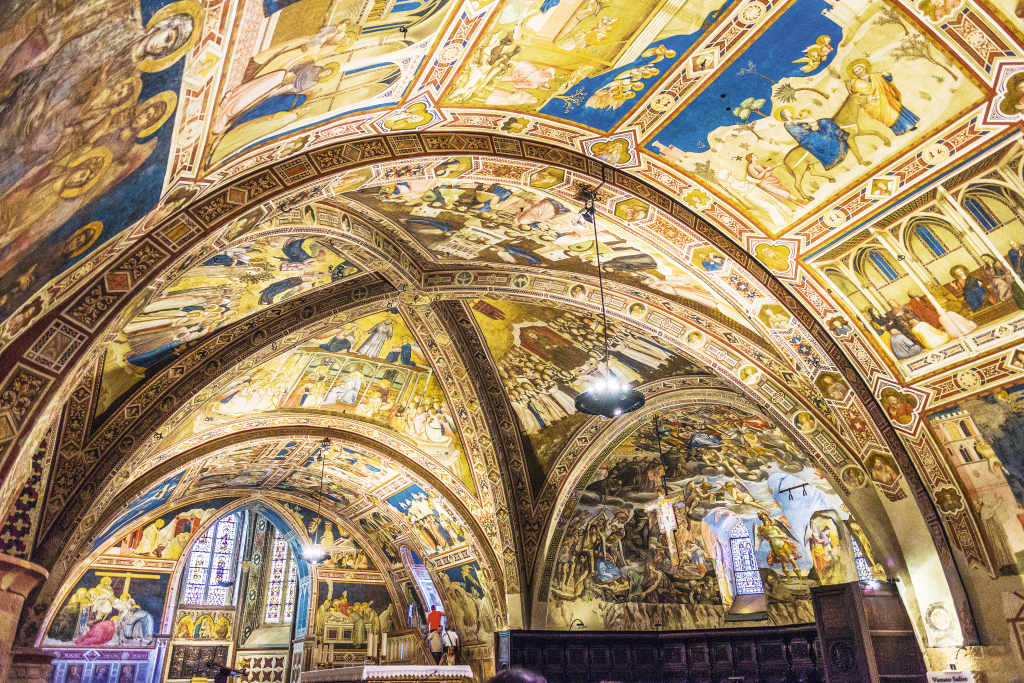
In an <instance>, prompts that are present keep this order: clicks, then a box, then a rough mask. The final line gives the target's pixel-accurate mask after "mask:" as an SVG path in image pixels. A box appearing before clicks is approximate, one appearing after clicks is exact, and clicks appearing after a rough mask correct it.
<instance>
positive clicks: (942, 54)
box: [0, 0, 1024, 670]
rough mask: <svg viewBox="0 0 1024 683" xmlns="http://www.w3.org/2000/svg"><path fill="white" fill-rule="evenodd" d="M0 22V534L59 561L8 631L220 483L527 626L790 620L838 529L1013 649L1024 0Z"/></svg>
mask: <svg viewBox="0 0 1024 683" xmlns="http://www.w3.org/2000/svg"><path fill="white" fill-rule="evenodd" d="M4 14H5V15H4V16H3V17H2V18H0V472H2V473H3V485H2V486H0V504H2V506H3V507H2V510H0V514H2V515H3V519H4V520H5V521H4V522H3V529H4V531H2V532H0V544H2V545H3V548H2V551H3V552H5V553H9V554H13V555H16V556H18V557H20V558H22V559H25V560H29V561H32V562H34V563H37V564H39V565H41V566H43V567H45V568H46V569H47V570H48V571H49V572H50V574H49V576H50V578H49V579H48V580H47V582H46V583H45V585H44V586H43V588H42V589H41V590H40V591H39V593H38V594H37V595H35V596H34V597H33V598H32V599H31V600H30V603H32V604H30V605H29V606H28V607H27V608H26V613H25V616H23V619H22V622H23V626H22V631H21V634H22V635H21V640H22V644H25V645H31V644H32V642H35V640H34V638H35V636H34V635H32V634H33V633H35V631H32V629H33V628H35V629H36V630H38V629H39V628H40V627H41V625H42V624H43V622H44V620H45V619H47V617H46V614H47V609H48V608H49V605H50V604H51V603H52V602H53V601H54V600H56V599H57V598H58V597H59V596H63V595H65V594H66V591H67V590H68V588H69V587H70V586H72V585H74V584H75V582H76V581H77V580H78V579H79V578H80V577H81V576H82V575H83V572H84V571H85V568H86V567H87V566H89V562H92V561H94V560H96V558H97V557H99V556H101V555H103V554H104V553H107V554H108V555H109V554H110V553H111V552H113V553H114V554H116V553H117V552H121V551H119V550H117V551H114V550H111V549H112V548H122V547H124V548H128V549H130V548H131V547H133V546H132V543H131V542H129V543H128V544H127V545H125V544H124V542H123V539H124V538H127V537H128V536H130V535H131V534H132V533H134V532H135V531H137V530H138V529H141V528H143V526H148V525H150V524H155V521H154V520H156V519H157V518H161V519H162V518H164V517H167V519H169V520H170V519H173V518H174V517H175V515H177V514H178V511H180V510H182V509H186V508H183V506H186V505H187V506H189V507H188V508H187V509H189V510H191V509H196V510H205V509H207V507H211V506H213V503H210V504H209V505H205V503H204V501H207V502H208V501H211V500H214V499H216V500H217V501H218V503H217V506H216V509H218V510H220V509H227V507H225V506H228V505H243V504H248V503H244V501H253V500H255V501H259V502H260V504H261V505H267V506H271V507H273V509H274V510H276V512H275V513H274V514H287V510H289V509H295V510H298V509H299V508H300V507H301V509H302V510H305V511H307V512H309V511H311V510H317V509H319V508H323V509H324V511H325V512H324V514H323V516H322V519H321V520H319V521H320V522H323V521H324V520H326V519H331V520H333V521H332V522H331V523H332V524H334V525H336V529H337V533H336V536H335V538H336V539H337V543H338V545H337V548H338V553H336V554H337V555H338V557H339V558H342V564H339V565H338V566H336V567H334V568H333V569H338V570H340V569H343V568H346V567H347V568H349V569H352V568H353V567H352V566H348V565H344V562H347V561H351V562H352V563H353V565H354V563H355V559H353V558H355V557H356V555H357V554H358V553H357V552H356V550H358V549H365V550H366V558H365V561H366V562H367V567H375V569H372V570H367V571H379V572H380V573H381V575H384V574H387V570H386V567H387V566H388V564H389V563H392V564H396V563H395V562H394V557H395V553H396V550H395V547H394V544H395V543H396V542H398V541H397V540H396V539H404V540H402V542H407V543H408V544H409V545H410V547H411V548H413V550H414V551H415V552H416V553H418V554H419V556H421V557H423V558H424V559H425V561H426V565H425V566H426V567H427V568H428V569H429V571H430V572H433V575H434V576H435V578H437V577H439V576H441V575H445V576H447V575H448V574H445V572H449V571H454V569H453V567H456V566H457V565H459V564H462V565H464V566H468V565H465V563H467V562H476V563H478V564H477V565H475V566H476V569H474V570H473V571H474V572H478V573H473V576H474V577H476V576H480V577H483V578H482V579H481V581H482V582H483V583H486V584H487V586H486V587H484V586H481V591H484V592H487V593H488V594H489V595H493V596H495V598H494V600H493V601H492V602H493V603H494V605H493V611H494V615H495V619H496V620H497V621H498V622H500V624H502V625H507V626H509V627H513V628H519V627H523V628H565V627H567V625H568V624H570V623H571V622H572V620H573V619H574V618H580V619H582V620H584V621H585V622H586V623H587V624H588V626H589V627H593V628H616V629H650V628H654V626H653V625H654V624H656V623H661V624H665V625H666V627H668V626H667V625H668V624H669V623H670V622H671V623H672V624H673V625H674V626H673V627H678V628H698V627H718V626H724V624H725V621H726V620H731V619H732V617H735V616H737V615H740V616H742V615H743V614H750V613H759V612H761V611H763V612H767V613H768V614H770V615H772V617H773V618H775V619H776V622H777V623H803V622H806V621H809V620H810V619H812V618H813V615H812V614H811V607H810V602H809V598H808V597H807V596H809V590H810V587H811V586H813V585H819V584H821V583H835V582H839V579H840V578H842V579H843V580H846V579H852V578H853V577H855V576H856V575H857V571H856V570H857V568H858V565H857V562H856V558H855V557H854V555H852V554H851V553H853V549H854V545H856V548H857V549H858V552H861V553H862V554H863V555H864V557H865V558H868V559H867V560H866V562H867V567H868V569H867V571H869V572H873V573H874V575H875V576H878V577H881V576H882V575H884V576H886V577H887V578H898V579H899V580H900V581H901V582H902V583H901V587H902V588H903V589H904V590H903V591H902V592H903V593H904V597H905V598H906V600H907V604H908V610H909V613H910V615H911V618H912V621H913V622H914V626H915V629H916V630H917V634H918V636H919V638H920V640H921V642H922V644H923V645H924V646H925V647H927V648H930V649H932V650H934V652H935V654H934V659H933V660H930V661H934V662H935V663H938V664H942V662H945V661H946V660H945V659H943V657H946V658H948V657H951V656H953V655H952V654H951V652H953V651H954V650H955V649H956V648H957V647H959V646H961V645H968V646H980V647H983V648H984V647H988V646H992V647H995V648H1003V649H1002V650H999V652H998V653H997V652H996V651H995V650H992V651H991V653H989V654H987V655H986V656H989V657H990V658H994V659H992V661H995V660H996V659H998V658H1000V657H1004V658H1010V657H1014V656H1016V655H1013V654H1012V653H1013V652H1016V651H1017V650H1018V649H1020V648H1024V645H1021V644H1020V643H1019V642H1018V641H1017V640H1015V639H1018V638H1019V637H1020V636H1019V634H1018V633H1017V632H1016V631H1014V630H1013V629H1012V628H1010V627H1008V626H1007V623H1008V622H1007V621H1006V619H1007V618H1010V616H1007V615H1011V614H1016V613H1017V611H1018V610H1019V608H1020V607H1021V606H1022V604H1021V603H1020V598H1019V595H1020V590H1021V588H1022V587H1021V584H1020V578H1019V577H1020V575H1021V572H1022V571H1024V557H1022V556H1021V553H1024V528H1022V527H1021V521H1020V520H1021V519H1024V497H1022V494H1021V491H1022V490H1024V484H1022V482H1024V460H1022V458H1021V455H1020V451H1019V448H1018V447H1017V444H1016V442H1017V441H1018V440H1019V439H1018V437H1019V436H1020V435H1021V434H1022V433H1024V427H1021V425H1022V424H1024V422H1022V418H1021V415H1022V414H1024V410H1022V409H1021V408H1020V401H1019V400H1018V399H1019V393H1020V387H1021V386H1024V381H1022V377H1021V375H1022V374H1024V346H1022V345H1021V341H1020V337H1021V329H1022V327H1024V249H1022V247H1021V244H1022V243H1024V176H1022V168H1024V138H1022V134H1021V131H1020V124H1021V120H1022V116H1024V104H1022V101H1024V100H1022V93H1024V33H1022V27H1024V25H1022V23H1021V21H1022V19H1021V16H1022V15H1024V11H1022V10H1021V8H1020V7H1018V6H1017V5H1015V4H1014V3H1011V2H1007V1H1003V0H999V1H988V0H963V1H943V2H934V1H932V0H917V1H912V0H892V1H887V0H835V1H833V0H790V1H788V2H781V3H780V2H771V1H770V0H727V1H723V0H659V1H657V2H655V1H654V0H641V2H639V3H637V2H625V1H624V0H600V1H598V0H587V1H583V0H496V1H494V2H484V1H479V0H429V1H427V0H422V1H421V0H416V1H408V2H397V3H390V4H389V3H382V2H369V1H368V0H367V1H363V0H202V1H199V0H179V1H176V2H167V1H166V0H142V1H141V2H136V3H129V2H124V1H118V2H86V3H78V4H74V5H73V6H72V5H69V4H68V3H63V2H50V1H48V0H46V1H43V0H40V1H38V2H36V1H34V0H23V1H19V2H15V3H13V4H11V5H10V7H8V8H6V9H5V13H4ZM583 190H593V191H594V192H595V193H596V200H595V202H594V208H595V219H594V220H595V223H596V229H595V226H592V225H591V224H590V223H589V222H587V220H585V217H584V216H583V215H582V213H581V212H582V211H583V209H584V200H583V198H582V197H583V193H582V192H581V191H583ZM605 315H606V316H607V321H605V317H604V316H605ZM606 335H607V341H608V354H609V363H608V368H607V371H608V372H609V373H610V374H611V375H612V376H613V377H614V378H615V379H616V380H617V381H621V382H623V383H628V384H629V385H630V386H632V387H634V388H637V389H638V390H639V391H641V392H642V393H643V394H644V396H645V398H646V405H645V407H644V408H643V409H642V410H640V411H638V412H637V413H635V414H631V415H626V416H622V417H620V418H617V419H615V420H603V419H599V418H595V417H591V416H588V415H585V414H583V413H580V412H578V411H577V410H576V408H575V399H576V397H577V396H578V395H579V394H580V393H582V392H584V391H586V390H587V389H588V388H590V387H592V386H593V384H594V381H595V380H597V379H599V378H600V377H601V376H602V373H603V372H604V370H603V367H604V366H603V359H604V343H605V338H606ZM652 421H655V422H656V423H657V424H658V425H660V426H659V427H658V428H655V427H653V426H652V424H653V423H652ZM783 491H784V492H785V495H783V493H782V492H783ZM793 491H799V493H796V494H793V495H794V497H797V496H799V497H806V498H810V499H813V500H809V501H800V502H799V504H797V503H796V502H794V504H793V505H790V502H789V501H790V497H789V496H790V494H791V493H792V492H793ZM158 494H159V495H158ZM804 494H806V496H804ZM228 498H230V499H231V501H230V502H225V501H222V500H221V499H228ZM239 501H243V502H239ZM288 506H292V507H291V508H289V507H288ZM267 509H269V508H267ZM428 509H429V513H428ZM172 513H173V514H172ZM670 513H671V514H670ZM760 513H765V514H766V515H767V517H768V520H767V521H766V520H764V519H762V518H761V517H760V516H759V515H760ZM296 514H300V516H301V515H304V514H306V513H305V512H303V513H298V512H297V513H296ZM375 515H376V517H374V516H375ZM168 516H169V517H168ZM307 516H308V515H307ZM304 519H305V518H304ZM370 519H372V520H374V521H373V522H372V523H370V522H368V521H366V520H370ZM385 519H386V520H387V521H382V520H385ZM435 519H436V520H439V521H437V522H436V523H435V522H433V521H432V520H435ZM423 520H427V522H430V523H431V524H436V527H437V528H436V529H435V528H434V527H433V526H430V525H429V524H427V525H426V526H424V525H425V524H426V522H423ZM673 520H674V521H673ZM772 520H774V521H772ZM305 522H306V523H307V526H308V523H309V519H305ZM363 522H366V523H365V524H364V523H363ZM296 524H298V523H296ZM740 525H742V529H741V528H740ZM428 527H429V528H428ZM318 528H320V529H321V530H323V528H324V527H318ZM652 529H653V531H652ZM734 532H735V533H737V534H739V535H740V536H742V534H744V533H746V534H748V535H749V539H750V541H751V543H757V544H758V547H757V549H756V550H753V551H752V552H753V553H754V555H755V556H756V562H757V563H758V567H759V570H758V571H759V572H760V575H761V580H762V581H763V582H764V584H765V586H766V589H765V592H764V596H765V597H764V600H765V601H766V602H765V603H764V605H762V606H761V607H763V609H761V608H758V609H755V608H754V606H752V605H753V603H751V602H749V601H748V600H746V598H745V597H742V596H741V594H740V593H738V592H737V586H736V584H735V583H730V581H731V579H730V578H729V577H730V576H732V574H729V575H728V576H727V575H726V574H725V573H724V572H725V569H724V568H725V567H726V566H727V565H728V561H727V560H726V558H725V556H724V555H722V552H724V551H723V547H724V546H722V545H721V544H722V542H723V541H722V539H723V538H729V537H730V536H729V534H732V533H734ZM780 534H781V535H783V536H785V537H786V538H787V539H790V540H791V541H792V542H793V543H795V544H796V550H797V551H798V554H799V557H798V558H794V561H793V562H792V563H781V562H774V561H773V560H780V559H781V555H778V554H777V555H775V556H771V557H769V554H768V549H767V548H768V546H767V545H765V546H761V545H760V543H759V539H760V540H768V538H769V537H771V536H774V537H775V538H776V539H778V538H779V535H780ZM343 536H344V538H343ZM598 536H600V538H601V539H602V543H603V546H602V551H601V553H600V557H597V556H596V555H595V552H596V551H595V547H596V546H594V545H593V543H594V542H595V539H597V538H598ZM826 536H828V537H829V538H832V536H834V537H835V540H832V541H829V543H830V545H829V546H828V547H827V548H826V547H825V545H824V541H822V540H821V539H822V538H825V537H826ZM310 538H312V537H310ZM736 538H739V536H736ZM345 539H347V540H345ZM588 539H589V540H588ZM815 539H817V540H815ZM170 540H171V541H173V538H171V539H170ZM854 541H856V543H854ZM182 542H184V540H183V541H182ZM588 542H589V543H591V547H589V548H588V547H587V546H586V543H588ZM716 544H718V545H716ZM784 545H786V547H788V544H785V543H784ZM609 547H611V548H612V550H611V551H610V553H609V551H608V548H609ZM684 548H685V549H686V550H684ZM124 552H128V550H125V551H124ZM716 552H718V554H719V557H718V563H717V565H716V559H715V557H716V556H715V553H716ZM780 553H781V551H780ZM144 554H147V553H144ZM147 555H149V554H147ZM702 555H703V556H704V557H705V559H708V558H709V559H708V561H707V562H701V561H698V560H700V559H701V556H702ZM868 556H870V557H868ZM581 557H584V558H585V561H583V560H581V559H580V558H581ZM345 558H348V559H345ZM656 558H657V562H655V559H656ZM148 559H154V558H151V557H150V558H148ZM155 559H159V560H164V559H167V558H162V557H161V558H155ZM862 559H863V558H862ZM598 560H600V561H598ZM360 562H362V560H360ZM658 563H660V564H658ZM654 565H658V568H657V571H661V572H662V573H663V574H664V576H663V577H661V578H659V577H658V576H655V574H654V573H653V572H655V569H652V568H651V567H653V566H654ZM715 566H718V568H717V569H716V568H715ZM355 569H358V568H355ZM659 576H660V575H659ZM652 577H654V578H652ZM392 578H394V577H391V578H388V579H387V580H388V581H391V580H392ZM437 580H438V582H439V583H443V582H442V581H441V579H440V578H437ZM652 581H653V582H655V583H656V584H657V585H656V588H653V589H652V588H651V586H652V585H655V583H651V582H652ZM645 582H646V584H645ZM659 582H660V583H659ZM669 584H671V585H669ZM636 587H640V590H639V593H637V594H635V595H634V594H632V593H631V591H633V590H634V588H636ZM394 590H396V591H398V590H399V589H398V588H394ZM444 590H448V589H444ZM62 591H64V592H62ZM451 595H454V593H452V594H451ZM652 595H653V596H655V598H650V597H649V596H652ZM1015 595H1016V596H1017V597H1013V596H1015ZM442 597H443V598H447V597H451V596H448V595H442ZM1004 598H1005V600H1004ZM453 599H454V598H453ZM655 599H657V600H662V601H663V602H661V603H657V604H659V605H683V604H684V603H685V604H686V605H687V607H686V608H685V609H683V608H682V607H680V608H678V609H677V608H676V607H672V608H671V609H669V608H667V607H657V608H655V607H653V606H652V605H654V603H655V602H656V600H655ZM1015 600H1016V602H1014V601H1015ZM665 601H667V602H665ZM630 604H638V605H640V607H638V608H636V609H633V608H632V607H630V608H628V609H627V608H626V606H627V605H630ZM758 604H760V603H758ZM691 608H692V609H691ZM1004 609H1005V610H1007V612H1006V614H1005V615H1004ZM940 611H941V614H939V612H940ZM669 612H671V614H669ZM656 613H657V614H656ZM936 614H939V616H935V615H936ZM727 617H728V619H727ZM658 619H661V621H658ZM481 628H483V627H482V626H481ZM487 647H490V645H488V646H487ZM1021 651H1024V649H1022V650H1021ZM979 652H982V650H979ZM984 652H989V651H984ZM1008 653H1009V654H1008ZM1000 661H1003V660H1000ZM1006 661H1009V660H1008V659H1007V660H1006ZM1000 666H1002V665H1000ZM939 668H945V666H944V665H942V666H940V667H939ZM1004 668H1005V669H1007V670H1014V669H1015V668H1018V667H1015V666H1014V665H1009V664H1007V665H1006V666H1005V667H1004Z"/></svg>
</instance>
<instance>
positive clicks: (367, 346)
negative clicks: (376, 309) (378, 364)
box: [357, 316, 395, 358]
mask: <svg viewBox="0 0 1024 683" xmlns="http://www.w3.org/2000/svg"><path fill="white" fill-rule="evenodd" d="M394 334H395V324H394V322H393V320H392V319H391V317H390V316H389V317H387V318H385V319H384V320H381V321H380V322H379V323H377V324H376V325H374V326H373V327H371V328H370V330H369V335H370V336H369V337H367V338H366V341H364V342H363V343H362V344H361V345H360V346H359V350H358V351H357V353H361V354H363V355H364V356H371V357H373V358H376V357H377V356H379V355H380V352H381V349H383V348H384V344H386V343H387V342H388V341H389V340H390V339H391V337H392V336H394Z"/></svg>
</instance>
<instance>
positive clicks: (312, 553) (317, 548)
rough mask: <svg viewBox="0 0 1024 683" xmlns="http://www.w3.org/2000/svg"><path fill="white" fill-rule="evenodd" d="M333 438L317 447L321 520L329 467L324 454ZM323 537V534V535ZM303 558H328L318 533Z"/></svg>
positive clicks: (318, 560) (316, 560) (313, 561)
mask: <svg viewBox="0 0 1024 683" xmlns="http://www.w3.org/2000/svg"><path fill="white" fill-rule="evenodd" d="M330 448H331V440H330V439H329V438H328V437H326V436H325V437H324V440H323V441H321V442H320V447H319V448H317V451H316V456H315V458H316V459H317V460H319V461H320V463H321V464H320V493H319V495H318V496H317V499H316V516H317V519H319V520H320V521H321V522H322V521H323V517H321V515H320V509H321V507H322V505H323V502H324V469H325V468H326V467H327V456H326V455H324V452H325V451H328V450H330ZM321 538H323V536H321ZM302 559H304V560H305V561H306V562H309V563H310V564H311V565H314V566H315V565H318V564H320V563H321V562H323V561H324V560H325V559H327V552H326V551H325V550H324V547H323V545H322V544H321V543H320V542H319V541H317V540H316V534H313V544H312V545H311V546H309V547H307V548H306V549H305V550H303V551H302Z"/></svg>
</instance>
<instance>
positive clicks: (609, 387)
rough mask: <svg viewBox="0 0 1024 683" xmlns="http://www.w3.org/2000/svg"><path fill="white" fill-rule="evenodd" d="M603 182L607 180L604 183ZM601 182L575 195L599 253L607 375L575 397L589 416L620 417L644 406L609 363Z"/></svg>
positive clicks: (597, 254)
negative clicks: (597, 204) (598, 204)
mask: <svg viewBox="0 0 1024 683" xmlns="http://www.w3.org/2000/svg"><path fill="white" fill-rule="evenodd" d="M601 185H604V182H602V183H601ZM601 185H598V186H597V187H590V186H588V185H582V186H580V187H579V189H578V191H577V193H576V198H577V199H579V200H580V201H582V202H583V210H582V211H581V212H580V218H582V219H583V220H585V221H587V222H589V223H590V225H591V227H593V229H594V253H595V254H596V256H597V283H598V287H599V288H600V290H601V317H602V319H603V320H604V375H603V376H600V375H599V376H598V379H597V382H596V383H595V384H594V386H593V387H591V388H590V389H588V390H587V391H584V392H583V393H582V394H580V395H579V396H577V397H576V410H578V411H580V412H581V413H586V414H587V415H600V416H601V417H618V416H619V415H622V414H624V413H631V412H633V411H634V410H637V409H638V408H641V407H643V405H644V396H643V394H641V393H640V392H639V391H637V390H636V389H631V388H630V386H629V385H628V384H626V383H625V382H621V383H620V382H619V381H618V380H617V379H616V378H615V376H614V375H612V372H611V366H610V365H609V364H608V311H607V310H606V309H605V305H604V276H603V275H602V273H601V247H600V244H599V243H598V241H597V212H596V210H595V209H594V203H595V201H596V200H597V191H598V189H600V187H601Z"/></svg>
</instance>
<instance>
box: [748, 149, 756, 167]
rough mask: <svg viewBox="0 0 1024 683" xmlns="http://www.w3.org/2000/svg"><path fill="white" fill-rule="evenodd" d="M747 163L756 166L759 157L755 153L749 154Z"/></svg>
mask: <svg viewBox="0 0 1024 683" xmlns="http://www.w3.org/2000/svg"><path fill="white" fill-rule="evenodd" d="M747 163H748V164H756V163H757V155H756V154H754V153H753V152H751V153H750V154H748V155H747Z"/></svg>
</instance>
